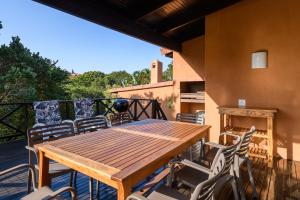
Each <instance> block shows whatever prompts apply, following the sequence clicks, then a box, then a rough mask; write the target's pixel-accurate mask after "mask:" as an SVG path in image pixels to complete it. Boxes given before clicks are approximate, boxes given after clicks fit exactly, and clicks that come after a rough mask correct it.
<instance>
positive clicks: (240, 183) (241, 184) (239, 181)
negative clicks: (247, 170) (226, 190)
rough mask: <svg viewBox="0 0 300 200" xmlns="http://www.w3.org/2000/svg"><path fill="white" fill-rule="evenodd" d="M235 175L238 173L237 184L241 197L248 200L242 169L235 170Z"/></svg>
mask: <svg viewBox="0 0 300 200" xmlns="http://www.w3.org/2000/svg"><path fill="white" fill-rule="evenodd" d="M235 175H236V184H237V188H238V190H239V193H240V196H241V199H242V200H246V191H245V188H244V181H243V177H242V174H241V171H240V169H237V170H235Z"/></svg>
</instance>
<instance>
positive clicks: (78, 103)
mask: <svg viewBox="0 0 300 200" xmlns="http://www.w3.org/2000/svg"><path fill="white" fill-rule="evenodd" d="M93 105H94V101H93V100H92V99H89V98H85V99H78V100H75V101H74V109H75V118H76V119H79V118H89V117H93V116H94V110H93Z"/></svg>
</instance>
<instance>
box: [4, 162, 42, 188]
mask: <svg viewBox="0 0 300 200" xmlns="http://www.w3.org/2000/svg"><path fill="white" fill-rule="evenodd" d="M25 167H26V168H27V167H28V168H29V171H30V172H31V179H32V186H33V190H34V191H36V190H37V188H36V180H35V171H34V168H33V167H32V166H30V165H29V164H27V163H26V164H20V165H17V166H14V167H12V168H9V169H6V170H3V171H1V172H0V176H3V175H5V174H8V173H11V172H13V171H15V170H18V169H22V168H25Z"/></svg>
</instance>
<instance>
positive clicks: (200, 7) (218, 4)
mask: <svg viewBox="0 0 300 200" xmlns="http://www.w3.org/2000/svg"><path fill="white" fill-rule="evenodd" d="M239 1H241V0H217V1H216V0H215V2H213V1H211V0H206V1H199V3H197V4H196V5H194V6H192V7H190V8H188V9H186V10H185V11H184V12H181V13H179V14H177V15H174V16H170V17H168V18H165V19H163V20H162V21H161V22H160V23H159V24H158V25H157V29H156V30H157V31H158V32H160V33H165V32H168V31H170V30H175V29H177V28H179V27H182V26H183V25H185V24H189V23H191V22H193V21H197V20H200V19H202V18H204V17H205V16H206V15H208V14H211V13H213V12H215V11H217V10H220V9H222V8H225V7H227V6H229V5H231V4H234V3H237V2H239Z"/></svg>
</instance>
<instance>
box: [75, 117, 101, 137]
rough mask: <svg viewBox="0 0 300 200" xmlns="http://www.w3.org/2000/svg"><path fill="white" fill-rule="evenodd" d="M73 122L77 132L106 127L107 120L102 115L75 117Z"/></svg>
mask: <svg viewBox="0 0 300 200" xmlns="http://www.w3.org/2000/svg"><path fill="white" fill-rule="evenodd" d="M74 124H75V127H76V129H77V133H78V134H81V133H87V132H92V131H96V130H98V129H103V128H107V121H106V118H105V117H104V116H96V117H89V118H82V119H75V120H74Z"/></svg>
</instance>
